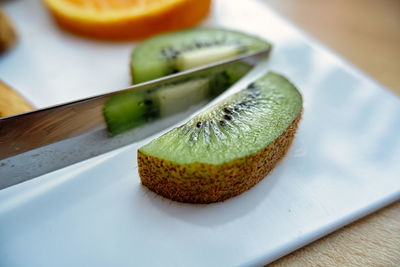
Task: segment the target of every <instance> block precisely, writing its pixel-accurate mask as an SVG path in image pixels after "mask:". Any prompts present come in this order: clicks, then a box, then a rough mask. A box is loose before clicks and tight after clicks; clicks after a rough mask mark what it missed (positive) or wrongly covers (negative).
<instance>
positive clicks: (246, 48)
mask: <svg viewBox="0 0 400 267" xmlns="http://www.w3.org/2000/svg"><path fill="white" fill-rule="evenodd" d="M270 47H271V45H270V44H269V43H268V42H266V41H264V40H262V39H260V38H258V37H255V36H251V35H248V34H245V33H241V32H237V31H232V30H227V29H220V28H195V29H190V30H185V31H179V32H174V33H169V34H163V35H159V36H156V37H153V38H151V39H149V40H147V41H145V42H143V43H141V44H140V45H139V46H138V47H136V49H134V51H133V53H132V57H131V71H132V80H133V82H134V83H141V82H145V81H148V80H152V79H156V78H159V77H163V76H165V75H169V74H172V73H176V72H179V71H183V70H187V69H190V68H194V67H198V66H202V65H206V64H208V63H212V62H216V61H219V60H223V59H227V58H230V57H234V56H237V55H240V54H244V53H251V52H256V51H259V50H262V49H265V48H270Z"/></svg>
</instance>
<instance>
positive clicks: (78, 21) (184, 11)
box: [43, 0, 211, 39]
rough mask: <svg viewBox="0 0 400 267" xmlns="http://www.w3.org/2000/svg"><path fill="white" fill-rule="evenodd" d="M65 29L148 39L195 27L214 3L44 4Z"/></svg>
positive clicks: (114, 0)
mask: <svg viewBox="0 0 400 267" xmlns="http://www.w3.org/2000/svg"><path fill="white" fill-rule="evenodd" d="M43 2H44V4H45V6H46V7H47V8H48V9H49V10H50V12H51V13H52V15H53V17H54V19H55V20H56V22H57V23H58V24H59V25H60V26H61V27H63V28H65V29H67V30H69V31H72V32H75V33H78V34H82V35H86V36H90V37H96V38H106V39H131V38H134V39H136V38H145V37H148V36H150V35H154V34H157V33H161V32H166V31H171V30H178V29H184V28H188V27H192V26H194V25H196V24H197V23H198V22H199V21H201V20H202V19H203V18H204V17H205V16H206V15H207V14H208V12H209V10H210V4H211V0H141V1H138V0H124V1H121V0H43Z"/></svg>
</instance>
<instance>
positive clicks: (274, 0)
mask: <svg viewBox="0 0 400 267" xmlns="http://www.w3.org/2000/svg"><path fill="white" fill-rule="evenodd" d="M264 1H266V2H267V3H268V4H269V5H270V6H272V7H273V8H274V9H276V10H277V11H278V12H279V13H280V14H282V15H283V16H284V17H286V18H288V19H289V20H290V21H291V22H292V23H293V24H296V25H298V27H300V28H302V29H303V30H304V31H305V32H307V33H308V34H309V35H311V36H312V37H313V38H315V39H317V40H319V41H320V42H322V43H323V44H324V45H325V46H327V47H329V48H330V49H331V50H333V51H335V52H336V53H338V54H340V55H341V56H342V57H344V58H346V59H347V60H348V61H350V62H351V63H352V64H354V65H356V66H357V67H358V68H359V69H361V70H362V71H364V72H365V73H366V74H368V75H369V76H371V77H373V78H374V79H375V80H377V81H378V82H379V83H381V84H382V85H384V86H386V87H387V88H389V89H391V90H392V91H393V92H396V93H397V94H400V1H399V0H335V1H330V0H296V1H293V0H264Z"/></svg>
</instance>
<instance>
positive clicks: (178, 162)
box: [138, 73, 302, 203]
mask: <svg viewBox="0 0 400 267" xmlns="http://www.w3.org/2000/svg"><path fill="white" fill-rule="evenodd" d="M301 110H302V97H301V94H300V93H299V91H298V90H297V89H296V88H295V87H294V86H293V85H292V84H291V83H290V82H289V81H288V80H287V79H286V78H284V77H283V76H281V75H278V74H275V73H268V74H266V75H265V76H263V77H262V78H260V79H259V80H257V81H256V82H254V83H251V84H250V85H249V86H248V87H247V88H246V89H244V90H242V91H240V92H238V93H237V94H234V95H232V96H231V97H229V98H227V99H225V100H224V101H222V102H221V103H219V104H218V105H215V106H213V107H211V108H210V109H208V110H206V111H204V112H202V113H200V114H198V115H197V116H195V117H193V118H192V119H190V120H189V121H188V122H187V123H186V124H184V125H182V126H180V127H177V128H174V129H173V130H171V131H169V132H167V133H166V134H164V135H162V136H161V137H159V138H157V139H155V140H153V141H152V142H150V143H148V144H146V145H144V146H143V147H141V148H140V149H139V150H138V165H139V174H140V178H141V181H142V184H143V185H145V186H146V187H148V188H149V189H150V190H152V191H154V192H156V193H157V194H160V195H162V196H164V197H166V198H169V199H172V200H177V201H181V202H191V203H210V202H217V201H223V200H225V199H228V198H230V197H233V196H236V195H238V194H240V193H242V192H244V191H246V190H247V189H249V188H251V187H252V186H254V185H255V184H257V183H258V182H259V181H260V180H261V179H262V178H264V177H265V176H266V175H267V174H268V173H269V171H270V170H271V169H272V168H273V167H274V166H275V165H276V163H277V162H278V161H279V160H280V159H281V158H282V157H283V156H284V155H285V153H286V151H287V150H288V148H289V146H290V144H291V142H292V139H293V137H294V134H295V131H296V129H297V124H298V122H299V120H300V117H301Z"/></svg>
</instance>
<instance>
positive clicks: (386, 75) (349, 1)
mask: <svg viewBox="0 0 400 267" xmlns="http://www.w3.org/2000/svg"><path fill="white" fill-rule="evenodd" d="M264 1H265V2H266V3H268V4H269V5H271V6H272V7H273V8H275V9H276V10H277V11H278V12H279V13H281V14H282V15H283V16H285V17H287V18H288V19H289V20H291V21H292V22H293V23H294V24H296V25H297V26H298V27H300V28H302V29H303V30H304V31H305V32H306V33H308V34H310V35H311V36H313V37H314V38H315V39H317V40H319V41H320V42H321V43H323V44H324V45H325V46H327V47H329V48H330V49H332V50H333V51H335V52H336V53H338V54H340V55H341V56H342V57H344V58H346V59H347V60H348V61H350V62H351V63H352V64H354V65H355V66H356V67H358V68H359V69H361V70H362V71H364V72H365V73H366V74H368V75H369V76H371V77H372V78H374V79H375V80H377V81H378V82H379V83H381V84H382V85H383V86H385V87H387V88H388V89H390V90H392V91H393V92H395V93H397V94H399V95H400V0H335V1H330V0H296V1H294V0H264ZM399 138H400V133H399ZM399 164H400V159H399ZM399 183H400V173H399ZM271 266H274V267H275V266H385V267H386V266H400V201H399V202H397V203H394V204H393V205H391V206H389V207H387V208H385V209H383V210H381V211H379V212H377V213H375V214H373V215H370V216H368V217H366V218H364V219H362V220H360V221H358V222H355V223H353V224H351V225H349V226H347V227H345V228H343V229H341V230H339V231H337V232H335V233H333V234H331V235H329V236H327V237H325V238H323V239H321V240H319V241H316V242H314V243H312V244H311V245H309V246H307V247H305V248H302V249H300V250H298V251H296V252H294V253H292V254H290V255H288V256H286V257H284V258H282V259H280V260H278V261H276V262H275V263H273V264H271Z"/></svg>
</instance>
